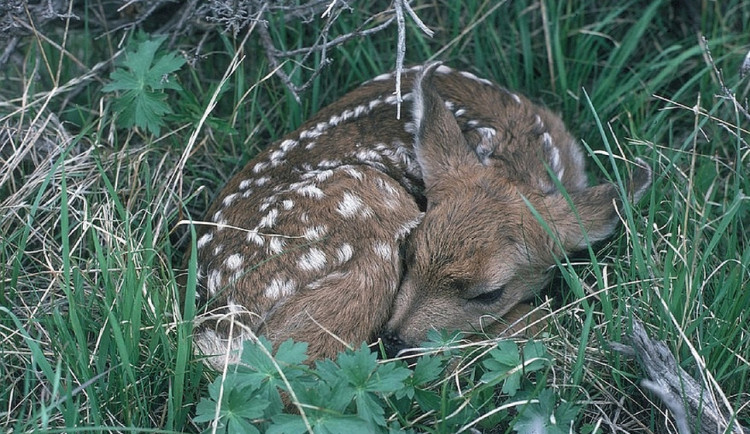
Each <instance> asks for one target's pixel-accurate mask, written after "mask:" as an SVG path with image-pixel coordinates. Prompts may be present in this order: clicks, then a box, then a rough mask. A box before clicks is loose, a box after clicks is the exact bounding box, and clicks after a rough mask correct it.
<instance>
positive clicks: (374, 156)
mask: <svg viewBox="0 0 750 434" xmlns="http://www.w3.org/2000/svg"><path fill="white" fill-rule="evenodd" d="M357 159H358V160H359V161H362V162H370V161H380V160H382V159H383V157H382V156H381V155H380V154H378V153H377V152H375V151H373V150H372V149H362V150H360V151H359V152H357Z"/></svg>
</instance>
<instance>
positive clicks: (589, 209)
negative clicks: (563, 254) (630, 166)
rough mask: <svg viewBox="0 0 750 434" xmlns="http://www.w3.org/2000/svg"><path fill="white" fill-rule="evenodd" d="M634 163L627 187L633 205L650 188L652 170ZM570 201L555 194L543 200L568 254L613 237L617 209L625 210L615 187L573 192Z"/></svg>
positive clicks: (640, 162)
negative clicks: (634, 166)
mask: <svg viewBox="0 0 750 434" xmlns="http://www.w3.org/2000/svg"><path fill="white" fill-rule="evenodd" d="M635 164H636V168H635V170H634V172H633V175H632V177H631V179H630V183H629V185H628V197H629V199H630V200H631V201H633V202H634V203H635V202H638V200H640V198H641V197H642V196H643V194H644V193H645V192H646V190H647V189H648V187H649V185H651V168H650V167H649V166H648V165H647V164H646V162H645V161H643V160H641V159H640V158H638V159H636V163H635ZM569 198H570V203H569V202H568V199H566V198H565V197H563V196H562V195H561V194H552V195H549V196H547V197H546V198H545V199H544V206H545V210H546V212H547V213H548V215H549V218H550V221H549V223H551V225H550V227H551V228H552V229H553V230H554V231H556V235H557V236H558V238H559V239H560V242H561V243H562V246H563V249H564V250H565V251H569V252H573V251H576V250H581V249H584V248H586V247H587V246H588V245H589V244H590V243H594V242H597V241H601V240H603V239H605V238H607V237H609V236H610V235H612V232H613V231H614V230H615V227H617V223H618V222H619V216H618V212H617V210H618V208H619V209H621V208H622V199H621V198H620V194H619V193H618V192H617V189H616V188H615V186H614V184H601V185H597V186H593V187H588V188H585V189H583V190H580V191H577V192H573V193H570V195H569ZM571 203H572V208H571Z"/></svg>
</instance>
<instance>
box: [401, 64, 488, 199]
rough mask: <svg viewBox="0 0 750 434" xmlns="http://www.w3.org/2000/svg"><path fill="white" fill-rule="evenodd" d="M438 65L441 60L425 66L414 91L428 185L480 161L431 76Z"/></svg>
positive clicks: (416, 144)
mask: <svg viewBox="0 0 750 434" xmlns="http://www.w3.org/2000/svg"><path fill="white" fill-rule="evenodd" d="M439 66H440V63H439V62H435V63H432V64H429V65H427V66H425V67H424V69H423V70H422V72H421V73H420V74H419V76H418V77H417V79H416V81H415V82H414V92H413V95H414V104H413V105H412V118H413V120H414V126H415V131H416V135H415V140H414V149H415V152H416V156H417V162H418V163H419V166H420V168H421V169H422V178H423V179H424V182H425V187H426V188H427V189H430V188H431V187H433V186H434V185H435V184H436V183H437V181H438V180H440V179H452V178H454V177H455V176H456V175H457V174H456V172H457V171H458V170H460V169H461V168H462V167H467V166H471V165H477V164H479V161H478V159H477V157H476V155H475V154H474V153H473V152H472V151H471V149H470V148H469V145H468V143H466V139H465V138H464V136H463V134H462V133H461V128H460V127H459V126H458V122H456V118H455V117H454V116H453V114H452V113H451V112H450V111H448V109H447V108H446V107H445V102H444V101H443V99H442V98H441V97H440V95H439V94H438V92H437V90H436V89H435V86H434V84H433V80H432V77H433V74H434V72H435V70H436V69H437V68H438V67H439Z"/></svg>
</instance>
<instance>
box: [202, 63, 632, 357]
mask: <svg viewBox="0 0 750 434" xmlns="http://www.w3.org/2000/svg"><path fill="white" fill-rule="evenodd" d="M428 75H429V77H428V78H427V79H423V77H422V76H421V75H419V74H418V70H417V69H416V68H415V69H412V70H409V71H407V72H406V73H405V74H404V75H403V77H402V80H403V81H402V83H403V86H404V88H405V89H411V88H412V87H413V86H414V87H415V90H414V92H409V93H407V94H405V96H404V100H405V102H404V104H405V105H406V106H407V108H408V107H410V106H411V112H409V111H408V110H405V112H406V113H408V114H407V115H406V116H404V118H405V119H401V120H398V119H396V98H395V96H394V95H393V89H394V78H393V76H392V75H383V76H379V77H376V78H375V79H374V80H372V81H370V82H368V83H365V84H364V85H362V86H361V87H359V88H357V89H355V90H354V91H352V92H350V93H349V94H347V95H346V96H344V97H343V98H341V99H340V100H338V101H336V102H334V103H333V104H331V105H330V106H328V107H326V108H324V109H322V110H321V111H320V112H319V113H317V114H316V115H315V116H313V117H312V118H311V119H310V120H308V121H307V122H306V123H305V124H304V125H302V126H301V127H300V128H299V129H298V130H296V131H294V132H292V133H290V134H288V135H286V136H285V137H284V138H283V139H282V140H280V141H278V142H276V143H274V144H273V145H271V146H269V147H268V148H267V149H266V150H265V151H264V152H263V153H261V154H259V155H258V156H257V157H256V158H254V159H253V160H252V161H251V162H250V163H248V164H247V165H246V166H245V167H244V168H243V169H242V170H241V171H240V172H239V173H237V174H236V175H235V176H234V177H233V178H232V179H231V180H230V181H229V183H228V184H227V185H226V187H224V189H223V190H222V192H221V193H220V194H219V196H218V197H217V198H216V200H215V201H214V203H213V205H212V206H211V207H210V209H209V210H208V212H207V219H208V220H210V221H207V222H204V223H203V224H201V225H200V227H199V231H198V234H199V235H198V240H197V246H196V247H197V249H198V251H197V256H198V290H197V294H198V297H199V299H200V302H202V303H207V306H208V308H209V309H211V310H210V311H208V313H207V314H206V315H204V316H203V319H204V322H203V324H202V325H201V326H200V327H199V329H198V331H197V332H196V343H197V344H198V346H199V347H200V349H201V350H202V351H203V352H204V353H206V354H222V353H224V352H225V351H226V350H227V349H228V348H230V349H231V348H236V347H237V345H238V344H239V343H240V342H241V341H242V340H244V339H247V338H248V337H249V336H250V335H251V333H255V334H265V335H267V336H268V337H269V338H270V339H271V340H272V341H273V342H275V343H279V342H282V341H283V340H286V339H288V338H294V339H295V340H298V341H306V342H309V343H310V347H309V353H310V355H311V356H312V357H313V358H317V357H327V356H332V355H334V354H335V353H336V352H337V351H338V350H340V349H342V348H343V344H344V343H359V342H361V341H363V340H370V339H373V338H374V337H375V336H376V335H377V334H378V333H380V332H382V331H384V330H385V331H386V336H387V337H388V339H389V340H390V342H391V344H393V345H394V346H395V347H396V348H400V347H402V346H405V345H411V344H416V343H417V342H418V341H419V339H420V337H423V336H424V334H425V332H426V330H427V329H429V328H432V327H435V328H441V327H442V326H450V327H454V326H455V327H456V328H466V326H467V325H473V324H476V321H474V320H472V319H471V318H470V316H481V315H484V314H495V315H497V316H501V315H503V314H505V313H506V312H507V311H508V310H509V309H511V308H512V307H513V306H514V305H516V304H518V303H519V302H520V301H523V300H524V299H527V298H529V297H530V296H531V295H533V291H534V290H535V289H537V287H538V286H539V285H541V284H543V283H544V281H545V280H546V278H547V277H546V274H547V272H546V268H548V267H549V266H550V265H552V264H553V263H554V260H553V259H552V256H551V255H550V252H551V251H553V250H554V248H552V247H551V246H552V244H553V243H552V241H550V240H552V237H551V235H550V236H545V234H544V229H543V225H540V224H539V222H537V221H535V220H534V218H533V215H532V214H531V213H530V212H529V209H528V206H527V205H528V204H527V203H526V202H524V201H523V200H522V197H526V196H528V197H531V198H532V202H535V201H536V199H535V198H541V199H544V198H550V197H559V196H560V194H559V191H558V190H559V186H563V187H564V189H565V190H566V191H567V192H568V193H571V194H573V195H575V193H576V192H581V193H580V195H581V197H585V196H586V195H587V194H588V193H587V192H586V190H587V183H586V177H585V173H584V162H583V157H582V154H581V151H580V149H579V146H578V144H577V143H576V141H575V140H574V139H573V138H572V137H571V136H570V135H569V134H568V133H567V131H566V129H565V127H564V125H563V123H562V122H561V120H560V119H559V118H558V117H557V116H555V115H553V114H551V113H550V112H549V111H547V110H546V109H544V108H542V107H540V106H537V105H534V104H532V103H531V102H529V101H528V100H527V99H526V98H524V97H523V96H521V95H517V94H514V93H511V92H509V91H508V90H506V89H503V88H501V87H499V86H497V85H495V84H493V83H491V82H489V81H487V80H484V79H480V78H477V77H476V76H474V75H472V74H469V73H465V72H458V71H454V70H452V69H450V68H447V67H444V66H439V67H438V66H432V67H431V68H429V69H428ZM415 77H416V83H415ZM415 100H416V102H414V101H415ZM436 106H439V107H437V108H436ZM435 143H438V144H435ZM425 186H426V188H425ZM600 187H601V186H600ZM602 188H604V189H606V190H607V191H606V192H605V193H602V194H600V195H598V196H597V197H598V200H600V201H601V203H596V204H595V205H592V206H590V207H589V206H588V204H586V203H584V202H585V201H582V202H581V203H580V204H579V203H574V205H577V206H584V207H588V208H586V209H587V212H589V211H591V210H594V209H598V208H602V209H605V210H606V211H607V213H604V214H606V215H604V214H602V213H599V214H596V216H595V217H594V220H597V219H602V224H601V226H602V227H601V228H599V227H598V226H597V225H596V224H585V225H583V226H584V227H585V229H588V230H591V231H592V233H593V234H594V235H593V236H592V237H590V238H591V240H590V241H593V240H596V239H601V238H603V237H604V236H607V235H608V234H609V233H610V232H611V230H612V228H613V227H614V222H616V215H614V222H613V221H612V220H613V218H612V214H614V212H613V202H612V201H613V200H616V197H617V195H616V192H615V191H614V189H611V188H610V186H606V187H602ZM610 190H611V191H610ZM599 196H600V197H599ZM498 198H500V200H499V201H498V200H497V199H498ZM505 199H508V200H505ZM595 199H596V198H595ZM548 202H549V205H553V206H554V207H556V209H559V211H557V214H555V213H552V214H550V213H548V212H543V213H542V214H543V215H544V216H545V217H550V218H551V219H552V220H554V219H558V220H560V221H562V220H563V218H562V217H561V216H563V215H564V216H565V218H566V219H567V220H565V224H564V225H562V226H565V225H568V226H570V225H571V223H570V222H569V221H568V220H569V216H570V215H572V214H573V213H571V209H570V204H568V203H566V202H565V201H559V200H558V201H557V202H554V203H553V202H552V201H551V200H550V201H548ZM509 203H512V206H511V207H510V208H507V209H506V207H508V204H509ZM521 205H523V209H522V208H521ZM541 205H546V204H541ZM425 209H426V215H425ZM553 214H554V215H553ZM558 214H559V215H558ZM600 214H601V215H600ZM423 216H424V218H425V222H426V223H428V224H427V225H424V224H423V225H422V226H420V227H419V230H417V231H416V232H415V234H414V236H415V238H414V240H415V241H413V242H410V243H409V244H410V245H409V248H408V249H404V247H405V245H406V244H407V243H406V240H407V237H408V236H409V235H410V234H411V233H412V232H413V231H414V229H415V228H417V226H418V225H419V224H420V221H421V220H422V218H423ZM519 219H521V221H519ZM524 219H525V220H524ZM585 219H586V218H585V217H584V220H585ZM604 220H606V221H604ZM469 225H470V226H471V227H470V228H467V226H469ZM425 226H426V228H425ZM551 226H555V225H551ZM576 226H579V227H580V225H576ZM500 227H502V228H503V231H502V233H500V234H499V233H498V231H497V228H500ZM555 227H556V226H555ZM579 233H580V231H579ZM572 237H573V238H576V237H578V235H573V236H572ZM529 244H531V245H532V247H531V248H529V247H528V245H529ZM584 245H585V244H582V243H581V241H580V238H576V239H575V242H570V243H568V244H566V245H564V246H563V247H562V250H567V249H575V248H581V247H582V246H584ZM547 247H550V248H549V249H547V253H546V254H541V255H540V254H539V252H538V251H539V250H540V248H541V250H544V249H545V248H547ZM404 251H408V252H409V253H408V254H407V256H406V259H407V260H406V267H407V269H408V271H407V270H405V269H404V261H403V259H404V255H403V254H401V252H404ZM509 251H518V252H523V254H526V255H527V256H528V255H532V256H533V255H536V256H540V257H539V258H536V257H529V261H528V262H530V263H534V267H526V268H524V267H523V266H522V265H519V264H518V262H519V261H520V262H523V260H522V259H521V260H518V259H517V258H516V257H517V256H518V255H515V254H514V255H511V256H512V257H513V260H512V261H509V263H510V265H508V264H504V262H503V261H504V260H503V256H504V255H508V252H509ZM521 256H523V255H521ZM477 264H479V265H477ZM462 267H463V269H462ZM478 267H479V268H480V269H477V268H478ZM485 268H492V269H491V270H485ZM446 273H447V274H450V275H451V276H453V275H455V276H470V275H473V276H484V277H482V278H477V279H473V280H472V279H467V278H454V277H451V276H448V277H445V276H446ZM404 275H406V278H405V281H404V286H403V287H402V290H399V286H400V284H401V282H402V278H404ZM489 275H493V276H494V277H493V278H497V277H498V276H500V278H499V279H500V280H501V281H502V284H501V285H500V286H501V287H502V291H501V292H502V294H500V295H498V288H496V287H495V286H497V285H496V284H495V283H488V282H486V281H482V280H483V279H484V280H487V279H485V277H486V276H489ZM529 275H531V277H530V276H529ZM536 275H538V276H536ZM490 280H491V279H490ZM496 280H497V279H496ZM514 281H518V282H521V283H523V284H522V285H519V286H518V290H508V289H507V286H508V284H509V283H510V282H514ZM446 282H448V283H446ZM462 291H463V292H462ZM493 291H494V292H493ZM485 293H487V294H492V295H491V296H484V298H482V297H483V294H485ZM466 294H470V297H469V296H467V295H466ZM467 297H468V298H467ZM446 299H450V302H449V303H445V300H446ZM441 300H442V301H441ZM466 300H474V301H477V300H479V303H474V304H472V303H470V302H467V301H466ZM394 301H395V302H394ZM435 301H438V302H437V303H435ZM485 302H486V303H485ZM468 305H471V306H470V308H467V307H466V306H468ZM441 309H447V310H446V312H450V314H449V315H446V314H445V313H443V312H441ZM446 316H450V318H446Z"/></svg>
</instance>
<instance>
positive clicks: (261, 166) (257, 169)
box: [253, 163, 268, 185]
mask: <svg viewBox="0 0 750 434" xmlns="http://www.w3.org/2000/svg"><path fill="white" fill-rule="evenodd" d="M266 167H268V163H258V164H256V165H255V166H253V173H260V172H262V171H263V170H265V169H266ZM258 185H261V184H258Z"/></svg>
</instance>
